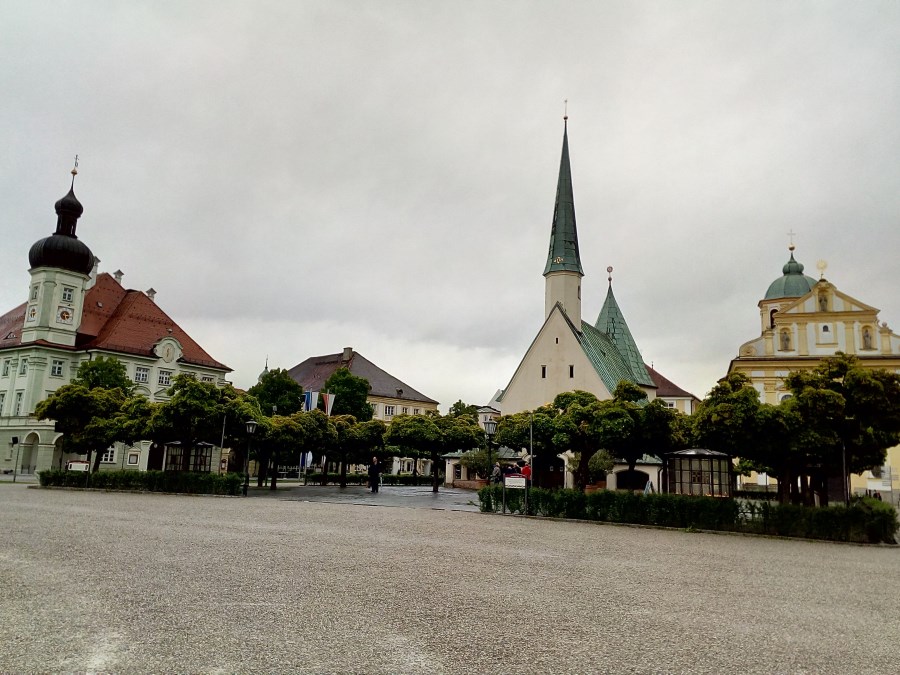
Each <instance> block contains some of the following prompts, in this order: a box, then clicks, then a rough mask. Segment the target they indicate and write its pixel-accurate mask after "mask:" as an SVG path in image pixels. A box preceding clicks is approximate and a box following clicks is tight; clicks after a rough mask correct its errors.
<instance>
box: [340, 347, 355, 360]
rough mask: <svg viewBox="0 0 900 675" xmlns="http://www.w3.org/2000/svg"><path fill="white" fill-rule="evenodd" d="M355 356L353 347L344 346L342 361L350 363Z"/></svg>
mask: <svg viewBox="0 0 900 675" xmlns="http://www.w3.org/2000/svg"><path fill="white" fill-rule="evenodd" d="M352 358H353V347H344V353H343V354H342V355H341V363H350V359H352Z"/></svg>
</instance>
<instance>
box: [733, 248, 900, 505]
mask: <svg viewBox="0 0 900 675" xmlns="http://www.w3.org/2000/svg"><path fill="white" fill-rule="evenodd" d="M790 252H791V253H790V259H789V260H788V262H787V263H786V264H785V265H784V267H783V268H782V276H781V277H779V278H777V279H776V280H775V281H773V282H772V283H771V284H770V285H769V288H768V290H767V291H766V294H765V297H763V299H762V300H760V301H759V304H758V306H759V318H760V334H759V336H757V337H755V338H753V339H752V340H748V341H747V342H745V343H744V344H742V345H741V346H740V349H739V350H738V356H737V357H736V358H735V359H733V360H732V361H731V364H730V365H729V368H728V373H729V374H731V373H734V372H738V373H743V374H744V375H746V376H747V377H748V378H749V379H750V381H751V382H752V383H753V386H754V387H756V389H757V391H758V392H759V395H760V400H761V401H763V402H764V403H771V404H777V403H780V402H781V401H782V400H783V399H784V398H786V397H789V396H790V392H789V391H788V389H787V388H786V387H785V384H784V378H785V377H786V376H787V374H788V373H790V372H791V371H796V370H804V369H811V368H815V367H816V366H818V365H819V364H821V363H822V361H823V360H824V359H825V358H828V357H831V356H834V355H835V354H837V353H838V352H843V353H845V354H852V355H853V356H855V357H857V359H859V364H860V365H861V366H862V367H864V368H873V369H874V368H883V369H885V370H888V371H890V372H894V373H900V336H898V335H897V334H895V333H894V332H893V331H892V330H891V329H890V327H889V326H888V324H887V322H885V321H881V320H880V318H879V310H878V309H876V308H875V307H873V306H871V305H868V304H866V303H864V302H861V301H860V300H857V299H856V298H854V297H852V296H850V295H848V294H847V293H844V292H843V291H841V290H839V289H838V288H837V287H836V286H835V285H834V284H833V283H831V282H829V281H828V280H827V279H825V278H824V271H825V266H824V264H822V263H820V267H819V270H820V278H819V279H814V278H812V277H810V276H807V275H806V274H804V267H803V265H802V264H800V263H799V262H797V261H796V260H795V259H794V247H793V246H791V247H790ZM898 473H900V448H891V450H890V451H889V452H888V456H887V459H886V464H885V466H883V467H882V468H881V470H880V471H879V470H877V469H876V470H875V471H874V472H870V471H867V472H865V475H862V476H852V477H851V489H852V490H853V491H854V492H857V493H859V492H865V491H867V490H868V491H876V490H877V491H879V492H882V493H885V492H889V493H890V497H891V499H892V501H893V502H894V503H895V504H896V503H897V501H898V498H900V477H898ZM885 496H886V495H885Z"/></svg>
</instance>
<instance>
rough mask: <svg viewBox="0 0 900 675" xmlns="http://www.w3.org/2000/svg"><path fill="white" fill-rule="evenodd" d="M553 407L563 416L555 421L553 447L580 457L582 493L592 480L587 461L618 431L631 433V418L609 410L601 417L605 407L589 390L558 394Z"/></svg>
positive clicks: (576, 474)
mask: <svg viewBox="0 0 900 675" xmlns="http://www.w3.org/2000/svg"><path fill="white" fill-rule="evenodd" d="M553 407H554V408H557V409H558V410H559V411H560V413H559V415H557V417H556V418H554V420H553V429H554V432H555V433H554V435H553V445H554V446H555V447H556V448H557V449H558V450H560V451H565V450H570V451H571V452H572V453H574V454H575V455H577V457H578V464H577V466H576V467H575V471H574V472H573V473H574V477H575V486H576V487H577V488H578V489H580V490H583V489H584V486H585V485H587V484H588V482H589V478H590V469H589V466H588V462H589V461H590V458H591V457H592V456H593V454H594V453H595V452H597V451H598V450H600V448H602V447H604V445H603V443H604V441H605V440H606V439H607V438H608V437H609V436H610V435H611V431H613V430H615V431H616V432H617V433H619V434H624V433H628V432H630V431H631V425H632V424H633V422H632V420H631V417H630V416H629V415H628V414H627V413H624V412H621V411H608V412H607V414H606V415H605V416H603V417H602V418H601V412H602V408H601V405H600V401H599V400H598V399H597V397H596V396H594V395H593V394H591V393H590V392H587V391H577V390H576V391H570V392H564V393H562V394H557V396H556V398H554V399H553Z"/></svg>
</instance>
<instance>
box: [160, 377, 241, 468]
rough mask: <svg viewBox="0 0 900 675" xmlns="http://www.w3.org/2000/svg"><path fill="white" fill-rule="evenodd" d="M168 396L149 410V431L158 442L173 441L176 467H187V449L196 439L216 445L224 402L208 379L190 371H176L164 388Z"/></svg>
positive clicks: (218, 440)
mask: <svg viewBox="0 0 900 675" xmlns="http://www.w3.org/2000/svg"><path fill="white" fill-rule="evenodd" d="M166 394H167V395H168V396H169V397H170V398H169V400H167V401H165V402H164V403H161V404H160V405H159V406H158V407H157V408H156V409H155V410H154V412H153V417H152V418H151V420H150V424H149V431H150V433H151V435H152V437H153V439H154V440H156V441H157V442H162V443H171V442H173V441H177V442H178V443H179V444H180V446H181V466H180V467H179V470H181V471H189V470H190V469H191V466H190V454H191V451H192V450H193V449H194V448H195V447H196V446H197V445H198V444H199V443H203V442H205V443H212V444H213V445H218V444H219V442H220V439H221V432H222V419H223V414H224V411H225V405H223V401H222V398H223V397H222V392H221V391H220V390H219V388H218V387H216V385H215V384H213V383H211V382H200V381H198V380H197V378H195V377H192V376H190V375H185V374H182V375H177V376H176V377H175V380H174V382H173V383H172V386H171V387H169V389H168V390H167V391H166Z"/></svg>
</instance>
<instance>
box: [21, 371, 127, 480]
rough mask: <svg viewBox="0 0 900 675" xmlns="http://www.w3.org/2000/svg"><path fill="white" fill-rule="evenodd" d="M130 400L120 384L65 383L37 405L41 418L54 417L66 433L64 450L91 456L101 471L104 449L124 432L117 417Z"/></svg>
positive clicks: (93, 465)
mask: <svg viewBox="0 0 900 675" xmlns="http://www.w3.org/2000/svg"><path fill="white" fill-rule="evenodd" d="M125 401H126V397H125V393H124V392H123V391H122V389H120V388H118V387H116V388H113V389H105V388H103V387H97V388H95V389H88V388H87V387H85V386H84V385H81V384H65V385H63V386H62V387H60V388H59V389H57V390H56V391H55V392H53V393H52V394H51V395H50V396H49V397H47V398H46V399H44V400H43V401H41V402H40V403H38V404H37V406H36V407H35V413H34V414H35V416H36V417H37V418H38V419H40V420H46V419H50V420H54V421H55V422H56V430H57V431H59V432H61V433H62V434H63V449H64V450H65V451H66V452H68V453H73V454H78V455H87V456H88V461H89V462H91V457H92V455H93V462H92V469H91V471H92V472H93V471H97V469H98V468H99V466H100V457H101V455H102V453H103V451H104V450H106V449H107V448H108V447H109V446H111V445H112V444H113V443H115V441H116V440H117V439H118V437H119V434H120V429H119V425H118V424H117V422H116V417H117V415H118V413H119V411H120V410H121V408H122V406H123V405H124V403H125Z"/></svg>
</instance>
